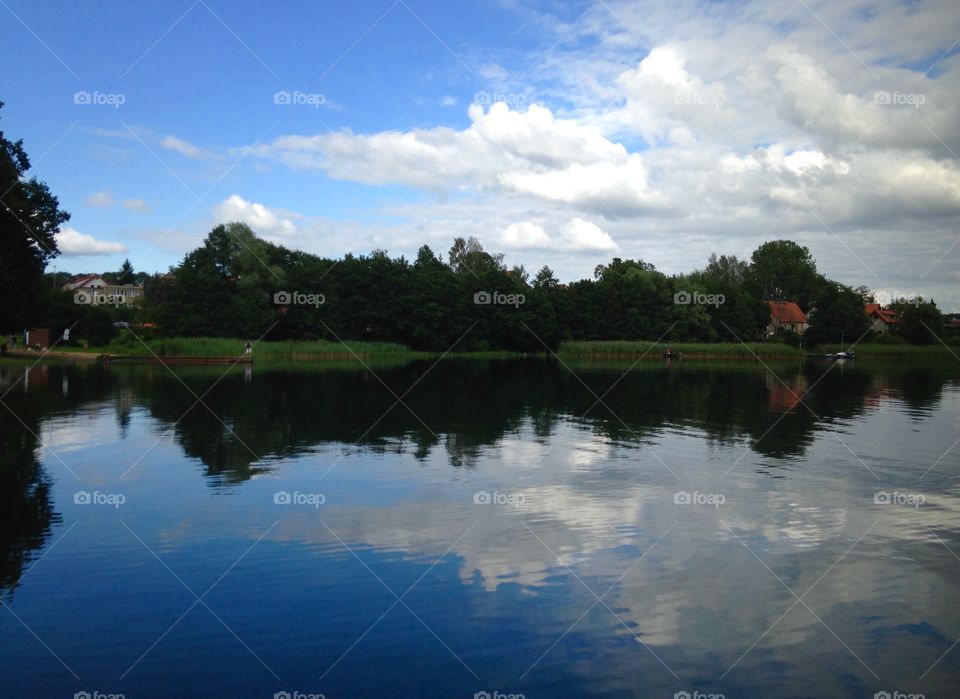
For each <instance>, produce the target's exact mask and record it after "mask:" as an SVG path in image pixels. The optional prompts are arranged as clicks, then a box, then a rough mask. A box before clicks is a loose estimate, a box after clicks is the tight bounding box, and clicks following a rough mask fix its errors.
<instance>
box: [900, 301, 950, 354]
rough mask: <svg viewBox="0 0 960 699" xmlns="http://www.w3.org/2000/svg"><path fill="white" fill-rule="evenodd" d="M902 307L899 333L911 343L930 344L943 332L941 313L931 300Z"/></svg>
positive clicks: (936, 340)
mask: <svg viewBox="0 0 960 699" xmlns="http://www.w3.org/2000/svg"><path fill="white" fill-rule="evenodd" d="M901 308H902V312H901V318H902V320H903V322H902V323H901V324H900V330H899V332H900V335H901V336H902V337H903V339H905V340H906V341H907V342H909V343H910V344H912V345H931V344H934V343H937V342H938V339H937V338H939V337H940V336H942V334H943V314H942V313H941V312H940V310H939V309H938V308H937V306H936V304H935V303H933V302H932V301H931V302H930V303H917V304H907V305H905V306H903V307H901Z"/></svg>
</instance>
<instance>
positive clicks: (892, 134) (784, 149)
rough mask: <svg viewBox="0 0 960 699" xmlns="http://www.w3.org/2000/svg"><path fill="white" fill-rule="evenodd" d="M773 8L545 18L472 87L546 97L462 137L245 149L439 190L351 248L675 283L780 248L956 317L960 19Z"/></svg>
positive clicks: (335, 137)
mask: <svg viewBox="0 0 960 699" xmlns="http://www.w3.org/2000/svg"><path fill="white" fill-rule="evenodd" d="M880 10H882V11H880ZM515 11H516V12H518V13H519V14H524V15H525V16H527V14H528V13H530V12H532V10H529V9H523V10H521V9H520V8H516V10H515ZM538 12H539V11H538ZM782 12H783V9H782V8H776V7H773V6H770V5H769V4H767V3H763V2H760V0H745V2H743V3H737V4H733V5H730V4H724V5H718V6H716V7H713V8H712V9H711V11H710V12H709V13H703V12H691V11H690V9H689V7H687V6H685V5H680V6H676V5H669V4H663V3H654V2H652V1H647V0H629V1H628V0H608V2H607V3H601V4H599V5H597V6H595V7H593V8H591V9H589V10H587V12H586V13H585V14H584V15H583V16H582V17H581V18H580V19H578V20H577V22H575V23H572V24H571V23H570V22H568V21H562V20H561V19H559V18H556V17H551V16H549V15H548V14H547V13H545V12H539V15H542V16H539V15H538V16H537V17H536V19H534V18H533V16H532V15H531V16H529V17H528V19H529V20H530V21H535V22H536V24H537V26H538V27H540V28H541V29H542V31H543V32H544V34H545V40H546V41H547V45H550V46H551V48H550V49H548V50H547V52H546V53H545V54H544V53H543V52H542V50H541V49H539V48H538V49H531V50H530V53H529V56H522V57H524V58H529V59H531V60H520V61H516V62H515V61H513V60H511V61H510V62H507V61H503V60H501V61H500V62H498V63H490V64H488V65H485V66H482V67H481V68H479V69H478V76H479V80H480V82H479V84H477V85H476V86H474V87H475V89H476V90H477V91H478V92H477V94H481V93H485V94H502V95H506V96H522V97H523V98H524V100H523V101H521V100H516V101H513V102H511V104H530V101H531V100H530V99H529V98H530V97H531V96H534V95H535V96H537V101H536V103H534V104H531V106H530V107H529V108H521V109H517V108H510V107H508V105H507V104H506V103H504V102H498V103H495V104H493V105H491V106H490V107H489V108H488V109H486V110H485V109H484V108H483V107H482V106H480V105H471V106H470V108H469V110H468V117H469V123H468V124H467V125H466V126H465V127H456V128H451V127H449V126H441V125H437V126H433V127H428V128H406V129H405V128H398V129H393V130H381V131H374V132H370V133H354V132H353V131H350V130H342V131H339V132H336V133H300V134H288V135H284V136H281V137H279V138H277V139H275V140H274V141H273V142H271V143H267V144H259V145H256V146H249V147H246V148H239V149H237V152H245V153H249V154H251V155H253V156H255V157H256V158H259V159H261V160H263V161H267V162H268V163H269V162H278V163H282V164H285V165H286V166H288V167H290V168H292V169H295V170H307V171H316V172H321V173H324V174H325V175H327V176H328V177H330V178H333V179H338V180H347V181H351V182H357V183H362V184H367V185H370V186H372V187H378V188H380V187H383V186H384V185H387V186H389V187H390V191H388V194H389V193H392V189H393V185H402V186H403V187H405V188H411V189H414V190H421V191H424V192H426V193H435V194H437V195H438V196H437V198H436V200H431V198H430V197H423V198H421V199H420V200H418V201H416V203H414V202H413V201H412V199H408V200H407V203H406V204H404V205H403V206H401V207H391V206H385V207H383V208H382V209H381V211H378V212H377V213H384V214H389V215H390V216H391V217H393V220H392V221H391V222H390V224H389V225H387V226H384V225H379V226H371V227H370V228H369V229H367V228H364V226H363V225H362V224H358V223H354V222H349V223H348V222H345V223H343V224H339V223H338V224H330V225H329V226H327V227H326V228H325V229H324V230H325V231H327V233H325V234H324V235H325V240H332V239H334V238H335V237H336V235H337V234H335V233H330V232H329V231H330V230H341V229H342V230H345V231H349V232H350V234H349V235H347V234H345V235H347V239H346V241H341V244H348V245H350V244H360V243H359V241H360V240H362V241H363V244H365V245H366V244H367V243H368V242H371V243H372V242H374V241H376V243H377V245H378V246H381V247H388V248H390V249H392V250H398V252H400V251H402V252H404V253H409V252H410V251H411V250H410V247H409V246H412V247H413V250H415V249H416V243H417V242H420V241H426V242H430V244H431V245H438V244H440V243H439V242H438V241H442V240H444V239H446V240H449V238H450V237H452V236H453V235H461V234H476V235H480V236H481V237H487V238H490V239H492V240H493V241H495V242H496V243H497V244H498V245H501V246H502V247H504V248H505V249H507V250H508V251H512V252H511V256H519V255H520V253H521V252H522V251H537V253H536V255H535V256H533V255H531V256H530V257H532V258H533V260H532V262H533V264H539V263H540V262H544V261H547V260H549V264H550V265H551V267H553V268H554V269H556V270H557V271H558V273H561V274H562V270H566V271H567V277H566V278H571V277H578V276H584V275H585V273H588V271H589V265H587V264H586V261H585V259H584V257H585V256H587V255H589V253H590V251H610V250H614V249H619V250H621V251H623V254H624V255H627V256H632V257H642V258H643V259H645V260H649V261H651V262H654V263H655V264H657V266H658V267H659V268H661V269H664V270H665V271H668V272H680V271H688V270H690V269H691V268H692V267H694V266H696V265H702V264H703V261H704V260H705V258H706V256H707V255H708V254H709V252H711V251H717V252H728V253H735V254H738V255H749V253H750V252H751V250H752V249H754V248H755V247H756V246H757V244H759V242H761V241H762V240H764V239H770V238H774V237H786V238H791V239H794V240H797V241H798V242H802V243H804V244H807V245H809V246H810V247H811V250H812V252H813V254H814V256H815V257H817V258H818V260H819V261H820V266H821V269H822V270H823V271H824V272H825V273H827V274H831V275H834V276H835V277H836V278H838V279H840V280H842V281H845V282H847V283H851V284H861V283H864V284H868V285H874V286H878V287H881V286H898V287H901V288H911V289H916V290H917V291H918V292H925V295H932V296H935V297H936V298H938V299H945V298H948V297H949V298H950V299H952V301H951V303H950V304H948V305H949V306H950V307H951V310H953V309H956V308H960V292H957V291H956V273H955V271H954V270H955V268H956V266H957V265H956V261H957V256H958V255H960V246H955V247H951V246H952V245H953V244H954V243H955V241H956V235H957V233H956V231H957V230H960V166H958V164H957V160H956V158H955V156H954V155H953V154H954V153H957V152H960V102H958V101H957V100H956V97H955V95H956V94H957V90H958V89H960V55H957V54H953V55H951V54H950V52H949V50H950V48H951V46H952V44H953V42H954V41H955V39H956V35H957V33H958V31H960V15H957V13H956V12H953V11H951V10H950V9H949V8H948V6H947V5H946V4H935V3H932V2H926V1H924V0H921V1H920V2H919V3H916V4H915V5H913V6H910V7H905V6H903V5H901V4H897V3H888V2H886V1H885V0H881V2H880V4H879V5H878V11H876V12H869V13H864V12H862V11H861V10H860V9H858V8H856V7H854V6H850V5H843V4H842V3H841V4H836V3H834V4H828V3H825V2H818V3H816V4H815V5H812V6H811V8H810V9H809V10H808V9H805V8H804V7H803V6H801V5H798V6H796V7H795V8H794V9H793V10H791V11H790V12H789V13H788V16H787V17H786V18H783V17H781V13H782ZM814 12H815V13H816V14H814ZM781 20H783V21H781ZM824 23H825V24H826V25H827V26H828V27H829V31H828V30H827V28H826V27H824ZM627 27H629V30H628V29H627ZM838 37H839V39H840V41H838V40H837V39H838ZM551 42H552V43H551ZM848 47H850V48H848ZM851 48H852V51H851V50H850V49H851ZM935 60H938V62H937V63H936V65H935V66H934V65H933V62H934V61H935ZM511 65H522V66H524V67H523V68H522V69H518V70H516V71H514V70H512V69H511V68H510V67H509V66H511ZM931 68H932V69H931ZM442 95H443V93H442V92H441V93H439V95H438V96H437V98H436V99H437V100H439V101H440V103H441V104H444V105H450V104H451V102H452V101H451V100H445V99H443V97H442ZM442 114H443V116H444V118H446V114H447V113H446V112H443V113H442ZM438 119H439V117H438ZM381 191H385V190H381ZM575 219H579V220H581V221H583V222H584V223H583V224H578V225H577V226H572V224H571V221H573V220H575ZM478 222H482V223H480V224H479V230H478ZM590 222H592V223H590ZM588 223H590V225H594V226H597V229H598V230H599V234H598V232H597V231H595V230H593V229H591V228H589V226H588V225H586V224H588ZM304 228H305V226H304ZM357 230H362V231H363V232H362V235H360V237H359V238H355V237H351V236H352V235H353V234H354V233H356V231H357ZM444 237H445V238H444ZM418 239H419V240H418ZM517 261H518V262H525V263H530V262H531V260H530V259H529V258H526V259H518V260H517ZM528 266H531V265H530V264H528ZM931 266H932V269H931ZM928 269H929V271H927V270H928ZM911 279H912V280H913V282H912V283H911V281H910V280H911Z"/></svg>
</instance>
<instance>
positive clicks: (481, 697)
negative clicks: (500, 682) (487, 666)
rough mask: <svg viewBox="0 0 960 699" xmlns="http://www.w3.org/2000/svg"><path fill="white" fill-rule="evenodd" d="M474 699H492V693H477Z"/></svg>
mask: <svg viewBox="0 0 960 699" xmlns="http://www.w3.org/2000/svg"><path fill="white" fill-rule="evenodd" d="M473 699H491V697H490V692H476V693H474V695H473Z"/></svg>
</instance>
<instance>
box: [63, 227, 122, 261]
mask: <svg viewBox="0 0 960 699" xmlns="http://www.w3.org/2000/svg"><path fill="white" fill-rule="evenodd" d="M56 238H57V247H58V248H60V252H61V253H62V254H63V256H64V257H74V256H81V255H110V254H113V253H119V252H126V251H127V246H126V245H124V244H123V243H115V242H113V241H109V240H97V239H96V238H94V237H93V236H92V235H87V234H86V233H81V232H80V231H78V230H77V229H76V228H70V227H69V226H68V227H66V228H61V229H60V232H59V233H57V236H56Z"/></svg>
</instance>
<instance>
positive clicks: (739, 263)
mask: <svg viewBox="0 0 960 699" xmlns="http://www.w3.org/2000/svg"><path fill="white" fill-rule="evenodd" d="M749 268H750V263H749V262H747V261H746V260H740V259H738V258H737V256H736V255H730V256H729V257H728V256H727V255H720V257H717V253H715V252H714V253H710V258H709V259H708V260H707V267H706V269H704V271H703V273H704V274H705V275H706V276H708V277H713V278H714V279H717V280H725V281H728V282H730V283H732V284H742V283H743V281H744V279H746V276H747V271H748V270H749Z"/></svg>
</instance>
